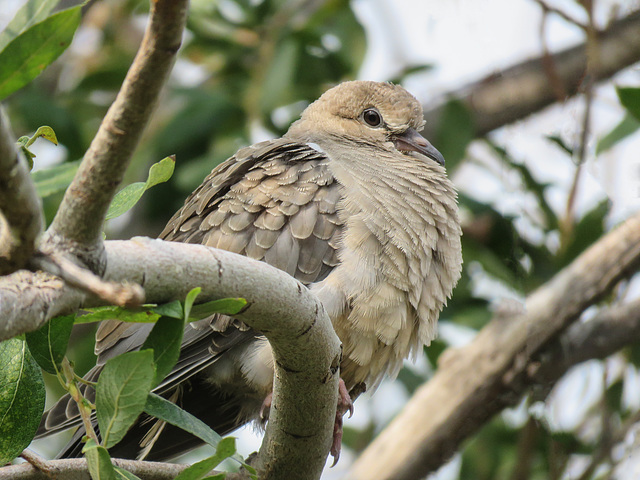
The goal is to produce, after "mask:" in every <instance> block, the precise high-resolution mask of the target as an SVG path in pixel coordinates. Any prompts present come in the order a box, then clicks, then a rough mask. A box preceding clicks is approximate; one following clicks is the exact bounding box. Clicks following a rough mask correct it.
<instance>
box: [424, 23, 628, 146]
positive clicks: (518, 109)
mask: <svg viewBox="0 0 640 480" xmlns="http://www.w3.org/2000/svg"><path fill="white" fill-rule="evenodd" d="M594 44H595V45H594V47H595V48H594V52H593V53H594V54H596V55H598V59H599V64H598V65H597V66H596V67H595V68H594V69H593V72H592V74H593V80H594V81H599V80H604V79H607V78H609V77H611V76H612V75H614V74H615V73H617V72H619V71H620V70H622V69H624V68H626V67H628V66H630V65H633V64H634V63H636V62H639V61H640V12H635V13H632V14H631V15H629V16H627V17H625V18H623V19H621V20H617V21H615V22H612V23H611V24H610V25H609V27H608V28H607V29H606V30H603V31H602V32H599V33H598V35H597V40H596V42H594ZM545 63H551V64H552V65H553V66H554V70H555V73H556V74H557V78H555V76H554V79H553V80H554V81H557V82H558V86H559V87H560V88H561V89H562V90H563V91H564V95H565V96H566V97H569V96H573V95H575V94H577V93H579V92H580V88H581V86H582V82H583V80H584V75H585V72H586V65H587V45H586V43H583V44H581V45H578V46H577V47H572V48H568V49H566V50H562V51H561V52H558V53H556V54H555V55H551V56H549V57H546V56H542V57H540V58H535V59H533V60H527V61H525V62H522V63H519V64H517V65H513V66H511V67H509V68H507V69H505V70H501V71H497V72H494V73H492V74H491V75H489V76H487V77H485V78H482V79H480V80H478V81H476V82H473V83H472V84H470V85H467V86H465V87H463V88H460V89H458V90H456V91H453V92H449V93H447V94H446V95H445V98H444V99H440V101H437V102H434V103H432V104H430V105H425V106H424V109H425V118H426V120H427V124H426V126H425V131H424V133H425V136H426V137H427V138H432V137H433V136H434V134H435V130H436V129H437V128H438V124H439V118H440V117H441V115H442V112H443V110H444V105H443V103H444V101H446V100H448V99H457V100H459V101H461V102H462V103H463V104H464V105H465V106H466V107H467V108H468V109H469V112H470V113H471V116H472V118H473V122H474V125H475V130H476V135H478V136H482V135H484V134H486V133H488V132H490V131H491V130H495V129H496V128H499V127H502V126H504V125H508V124H510V123H513V122H515V121H517V120H521V119H523V118H525V117H526V116H528V115H531V114H532V113H535V112H538V111H540V110H542V109H543V108H545V107H547V106H549V105H551V104H553V103H555V102H557V101H558V100H563V98H560V99H559V98H558V97H557V94H556V90H555V89H554V87H555V82H554V81H552V80H551V79H550V78H549V76H548V74H547V70H546V68H545Z"/></svg>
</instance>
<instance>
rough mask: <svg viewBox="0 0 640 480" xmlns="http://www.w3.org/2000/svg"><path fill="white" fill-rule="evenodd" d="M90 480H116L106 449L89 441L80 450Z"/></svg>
mask: <svg viewBox="0 0 640 480" xmlns="http://www.w3.org/2000/svg"><path fill="white" fill-rule="evenodd" d="M82 453H84V456H85V458H86V459H87V468H88V469H89V475H91V478H92V480H117V479H118V476H117V475H116V470H115V468H114V467H113V464H112V463H111V457H110V456H109V452H108V451H107V449H106V448H104V447H101V446H100V445H98V444H96V442H95V440H93V439H89V440H88V441H87V443H86V445H85V446H84V447H83V448H82Z"/></svg>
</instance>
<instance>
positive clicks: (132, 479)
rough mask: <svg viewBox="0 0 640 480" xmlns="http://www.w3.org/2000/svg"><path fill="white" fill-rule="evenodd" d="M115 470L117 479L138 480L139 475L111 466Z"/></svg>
mask: <svg viewBox="0 0 640 480" xmlns="http://www.w3.org/2000/svg"><path fill="white" fill-rule="evenodd" d="M113 468H114V470H115V471H116V478H117V480H140V477H137V476H135V475H134V474H133V473H131V472H128V471H127V470H125V469H124V468H120V467H115V466H114V467H113Z"/></svg>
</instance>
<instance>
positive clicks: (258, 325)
mask: <svg viewBox="0 0 640 480" xmlns="http://www.w3.org/2000/svg"><path fill="white" fill-rule="evenodd" d="M106 247H107V258H108V260H109V261H108V268H107V272H106V278H107V279H109V280H114V281H124V280H128V281H134V282H137V283H140V284H141V285H142V286H143V287H144V289H145V292H146V296H147V297H146V298H147V301H149V302H154V303H155V302H160V301H167V300H169V299H173V298H184V296H185V295H186V293H187V292H188V291H189V290H190V289H191V288H193V287H196V286H202V287H203V291H202V293H201V296H203V298H202V300H203V301H204V300H206V299H210V298H224V297H244V298H245V299H246V300H247V302H248V304H247V305H248V306H247V308H246V309H245V310H244V311H243V312H242V313H240V314H238V315H235V317H237V318H239V319H241V320H242V321H244V322H245V323H247V324H248V325H250V326H251V327H252V328H254V329H256V330H259V331H261V332H262V333H264V334H265V336H266V337H267V338H268V339H269V343H270V344H271V348H272V349H273V354H274V359H275V381H274V395H273V404H272V407H271V411H270V414H269V423H268V424H267V431H266V434H265V439H264V441H263V443H262V447H261V449H260V452H259V454H258V459H257V461H256V467H257V468H258V470H259V472H260V478H261V479H262V480H267V479H282V478H296V479H301V480H304V479H317V478H319V477H320V474H321V472H322V469H323V467H324V465H325V462H326V459H327V455H328V452H329V448H330V446H331V442H332V438H333V423H334V419H335V414H336V405H337V400H338V397H337V394H338V379H339V376H338V370H339V365H340V359H341V347H340V340H339V339H338V337H337V335H336V334H335V332H334V331H333V326H332V325H331V321H330V320H329V317H328V316H327V314H326V312H325V310H324V307H323V306H322V304H321V303H320V302H319V301H318V299H317V298H316V297H315V296H314V295H313V294H311V293H310V292H309V290H307V288H306V287H305V286H304V285H302V284H301V283H300V282H299V281H297V280H295V279H294V278H293V277H291V276H289V275H288V274H286V273H284V272H282V271H281V270H278V269H276V268H274V267H271V266H270V265H267V264H266V263H264V262H259V261H256V260H252V259H249V258H246V257H243V256H239V255H236V254H233V253H229V252H226V251H223V250H216V249H213V248H209V247H205V246H202V245H185V244H182V243H174V242H163V241H161V240H151V239H148V238H140V237H136V238H133V239H132V240H130V241H112V242H106ZM198 300H201V298H200V297H199V298H198Z"/></svg>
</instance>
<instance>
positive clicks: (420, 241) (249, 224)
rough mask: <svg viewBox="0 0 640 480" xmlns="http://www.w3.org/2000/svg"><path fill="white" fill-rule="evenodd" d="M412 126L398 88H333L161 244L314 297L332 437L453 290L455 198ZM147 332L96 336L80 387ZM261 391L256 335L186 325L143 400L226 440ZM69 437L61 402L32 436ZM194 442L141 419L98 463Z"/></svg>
mask: <svg viewBox="0 0 640 480" xmlns="http://www.w3.org/2000/svg"><path fill="white" fill-rule="evenodd" d="M423 126H424V118H423V112H422V107H421V104H420V102H419V101H418V100H417V99H416V98H415V97H414V96H413V95H412V94H410V93H409V92H408V91H407V90H405V89H404V88H403V87H401V86H399V85H396V84H392V83H387V82H374V81H347V82H343V83H340V84H338V85H337V86H335V87H333V88H331V89H329V90H327V91H326V92H325V93H324V94H323V95H321V96H320V97H319V98H318V99H317V100H316V101H314V102H313V103H311V104H310V105H309V106H308V107H307V108H306V109H305V110H304V111H303V113H302V114H301V116H300V118H299V119H298V120H296V121H295V122H294V123H293V124H292V125H291V126H290V128H289V130H288V131H287V132H286V134H285V135H283V136H282V137H281V138H278V139H274V140H268V141H263V142H260V143H256V144H254V145H252V146H249V147H245V148H242V149H240V150H239V151H238V152H237V153H236V154H235V155H233V156H232V157H230V158H229V159H228V160H226V161H224V162H222V163H221V164H219V165H218V166H216V167H215V168H214V169H213V170H212V172H211V174H210V175H208V176H207V177H206V178H205V180H204V181H203V182H202V184H201V185H200V186H199V187H198V188H197V189H196V190H195V191H194V192H193V193H192V194H191V195H190V196H189V197H188V198H187V199H186V201H185V203H184V206H183V207H182V208H181V209H180V210H178V211H177V212H176V213H175V215H173V217H172V218H171V219H170V220H169V222H168V223H167V225H166V227H165V228H164V230H163V231H162V233H161V234H160V236H159V238H160V239H163V240H165V241H172V242H186V243H197V244H203V245H207V246H210V247H216V248H219V249H223V250H228V251H231V252H235V253H238V254H242V255H246V256H247V257H251V258H254V259H257V260H261V261H264V262H266V263H268V264H270V265H272V266H274V267H276V268H279V269H281V270H283V271H285V272H287V273H288V274H290V275H291V276H293V277H295V278H296V279H298V280H299V281H301V282H302V283H304V284H305V285H306V286H307V287H308V288H309V289H310V290H311V292H312V293H314V294H315V295H316V296H317V297H318V299H319V300H320V301H321V302H322V304H323V306H324V307H325V309H326V311H327V313H328V315H329V318H330V319H331V321H332V324H333V327H334V329H335V331H336V333H337V335H338V337H339V338H340V340H341V342H342V345H343V357H342V361H341V364H340V377H341V382H340V385H341V389H342V390H341V395H340V398H341V401H342V406H340V405H339V406H337V414H336V424H339V423H340V422H341V419H342V414H343V413H345V411H346V410H348V409H350V408H351V405H350V403H349V402H350V398H349V396H350V395H353V396H354V397H355V396H356V395H357V393H359V392H361V391H363V390H364V389H369V390H371V389H375V387H376V386H377V385H379V383H380V382H381V380H382V379H383V378H385V377H394V376H395V375H397V373H398V372H399V370H400V368H401V367H402V365H403V362H404V360H405V359H407V358H412V357H413V358H415V357H416V356H417V355H418V354H420V353H421V352H422V351H423V348H424V347H425V346H426V345H429V343H430V342H431V341H432V340H433V339H434V337H435V336H436V323H437V319H438V316H439V314H440V311H441V310H442V308H443V307H444V306H445V304H446V303H447V299H448V298H450V296H451V294H452V291H453V289H454V287H455V285H456V283H457V281H458V280H459V278H460V276H461V271H462V253H461V235H462V231H461V226H460V221H459V215H458V205H457V193H456V189H455V187H454V185H453V183H452V182H451V180H450V179H449V178H448V177H447V174H446V170H445V168H444V158H443V156H442V155H441V154H440V152H439V151H438V150H437V149H436V148H435V147H434V146H433V145H432V144H431V143H430V142H429V141H428V140H427V139H425V138H424V137H423V136H422V135H420V133H419V131H420V130H422V128H423ZM150 328H151V325H149V324H133V323H122V322H119V321H115V320H110V321H107V322H103V323H102V324H101V325H100V327H99V329H98V331H97V334H96V347H95V351H96V354H97V356H98V359H97V365H96V367H94V369H93V370H91V371H90V372H89V374H88V376H87V378H88V379H89V380H96V379H97V378H98V376H99V373H100V371H101V370H102V368H103V366H104V364H105V362H106V361H107V360H108V359H110V358H113V357H114V356H116V355H118V354H120V353H123V352H127V351H131V350H135V349H139V348H140V346H141V345H142V343H143V342H144V339H145V338H146V335H147V334H148V332H149V331H150ZM272 388H273V357H272V353H271V348H270V346H269V342H268V341H267V340H266V338H265V337H264V335H262V334H261V333H260V332H258V331H255V330H253V329H251V328H249V327H248V326H247V325H245V324H243V323H242V322H241V321H239V320H237V319H234V318H232V317H228V316H224V315H215V316H213V317H211V318H208V319H204V320H199V321H197V322H192V323H190V324H188V325H187V326H186V327H185V333H184V339H183V342H182V346H181V354H180V358H179V360H178V362H177V364H176V366H175V367H174V369H173V371H172V372H171V373H170V374H169V375H168V376H167V378H166V379H165V380H164V381H163V382H162V383H161V384H160V385H158V387H156V390H155V391H156V393H159V394H161V395H162V396H164V397H165V398H168V399H170V400H171V401H174V402H175V403H177V404H178V405H180V406H181V407H182V408H184V409H185V410H187V411H189V412H191V413H192V414H194V415H195V416H197V417H199V418H200V419H202V420H203V421H205V422H206V423H207V424H209V425H210V426H211V427H212V428H213V429H214V430H216V431H217V432H218V433H219V434H221V435H225V434H227V433H229V432H231V431H233V430H235V429H237V428H238V427H240V426H241V425H244V424H246V423H248V422H250V421H252V420H260V419H261V418H262V417H264V410H265V406H266V407H267V409H268V406H269V398H270V394H271V391H272ZM86 390H87V392H86V393H87V395H88V396H89V397H90V398H91V395H92V391H91V388H86ZM345 394H346V395H345ZM345 396H346V398H345ZM143 416H144V414H143ZM80 423H81V421H80V418H79V414H78V410H77V407H76V406H75V404H74V402H73V401H71V400H70V399H69V398H68V397H67V398H63V399H61V400H60V401H59V402H58V403H57V404H56V405H54V407H52V408H51V409H50V410H49V411H48V412H46V413H45V415H44V416H43V419H42V423H41V425H40V429H39V436H44V435H47V434H50V433H54V432H57V431H60V430H62V429H65V428H69V427H71V426H76V425H79V424H80ZM340 426H341V425H340ZM82 434H83V431H82V427H80V429H79V430H78V432H77V433H76V435H75V436H74V438H73V439H72V440H71V442H70V443H69V445H68V446H67V447H66V448H65V449H64V450H63V451H62V452H61V454H60V455H59V456H61V457H70V456H79V455H80V450H81V447H82V444H81V441H80V440H81V437H82ZM336 437H337V438H334V445H333V446H332V448H331V453H332V454H333V455H334V457H335V458H336V459H337V456H338V455H339V449H340V443H339V440H340V433H336ZM199 444H200V440H199V439H197V438H196V437H193V436H192V435H190V434H188V433H186V432H183V431H181V430H179V429H177V428H176V427H173V426H171V425H167V424H164V423H162V422H160V421H154V419H151V418H140V419H139V421H138V422H137V423H136V424H135V425H134V426H133V427H132V428H131V430H130V431H129V432H128V434H127V436H125V438H124V439H123V440H122V441H121V442H120V443H119V444H117V445H116V446H114V447H112V448H111V450H110V453H111V454H112V456H117V457H123V458H138V459H146V460H157V461H159V460H167V459H170V458H173V457H176V456H177V455H179V454H181V453H184V452H186V451H188V450H190V449H192V448H195V447H196V446H198V445H199Z"/></svg>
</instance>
